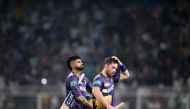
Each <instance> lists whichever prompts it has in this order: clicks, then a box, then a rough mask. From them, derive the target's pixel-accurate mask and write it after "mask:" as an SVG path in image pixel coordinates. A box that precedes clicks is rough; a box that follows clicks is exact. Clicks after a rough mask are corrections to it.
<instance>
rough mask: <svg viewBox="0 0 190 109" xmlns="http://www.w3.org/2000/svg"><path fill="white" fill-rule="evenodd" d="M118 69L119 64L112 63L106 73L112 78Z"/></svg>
mask: <svg viewBox="0 0 190 109" xmlns="http://www.w3.org/2000/svg"><path fill="white" fill-rule="evenodd" d="M117 67H118V64H117V63H111V64H108V65H107V70H106V73H107V75H108V77H112V76H113V75H115V73H116V69H117Z"/></svg>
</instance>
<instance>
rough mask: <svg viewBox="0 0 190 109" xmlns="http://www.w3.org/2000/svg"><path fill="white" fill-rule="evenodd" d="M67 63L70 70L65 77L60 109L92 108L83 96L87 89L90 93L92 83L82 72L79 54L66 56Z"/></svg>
mask: <svg viewBox="0 0 190 109" xmlns="http://www.w3.org/2000/svg"><path fill="white" fill-rule="evenodd" d="M67 65H68V67H69V69H70V70H71V72H70V74H69V75H68V77H67V79H66V95H67V96H66V98H65V101H64V103H63V104H62V106H61V108H60V109H93V105H92V103H90V102H89V101H88V100H87V99H86V98H85V97H86V96H87V91H88V92H90V93H92V84H91V82H90V81H89V80H88V79H87V77H85V76H84V74H82V70H83V69H84V65H83V62H82V60H81V58H80V57H79V56H71V57H69V58H68V61H67Z"/></svg>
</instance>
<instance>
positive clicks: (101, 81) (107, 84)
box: [93, 71, 120, 106]
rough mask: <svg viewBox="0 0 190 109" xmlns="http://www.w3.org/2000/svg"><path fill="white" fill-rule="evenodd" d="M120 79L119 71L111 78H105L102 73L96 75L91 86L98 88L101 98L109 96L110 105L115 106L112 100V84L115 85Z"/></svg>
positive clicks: (113, 99)
mask: <svg viewBox="0 0 190 109" xmlns="http://www.w3.org/2000/svg"><path fill="white" fill-rule="evenodd" d="M119 79H120V73H119V71H117V72H116V74H115V75H114V76H113V77H112V78H108V77H105V76H104V75H103V74H102V73H100V74H98V75H96V77H95V79H94V81H93V86H96V87H99V88H100V91H101V92H102V94H103V96H108V95H110V96H111V97H112V99H111V105H112V106H115V98H114V84H115V83H117V82H118V81H119Z"/></svg>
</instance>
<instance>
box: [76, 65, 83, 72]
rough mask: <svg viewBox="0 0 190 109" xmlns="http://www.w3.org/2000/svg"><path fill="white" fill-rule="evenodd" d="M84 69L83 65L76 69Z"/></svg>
mask: <svg viewBox="0 0 190 109" xmlns="http://www.w3.org/2000/svg"><path fill="white" fill-rule="evenodd" d="M83 69H84V66H83V65H81V66H80V67H76V70H79V71H82V70H83Z"/></svg>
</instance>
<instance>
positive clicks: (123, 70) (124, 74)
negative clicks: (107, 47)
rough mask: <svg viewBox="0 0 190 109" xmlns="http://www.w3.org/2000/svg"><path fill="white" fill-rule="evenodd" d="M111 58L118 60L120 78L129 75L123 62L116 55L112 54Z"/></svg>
mask: <svg viewBox="0 0 190 109" xmlns="http://www.w3.org/2000/svg"><path fill="white" fill-rule="evenodd" d="M112 58H114V59H116V60H117V62H118V65H119V68H120V70H121V77H120V78H121V79H126V78H128V77H129V71H128V70H127V68H126V66H125V64H123V63H122V62H121V61H120V60H119V59H118V57H116V56H112Z"/></svg>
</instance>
